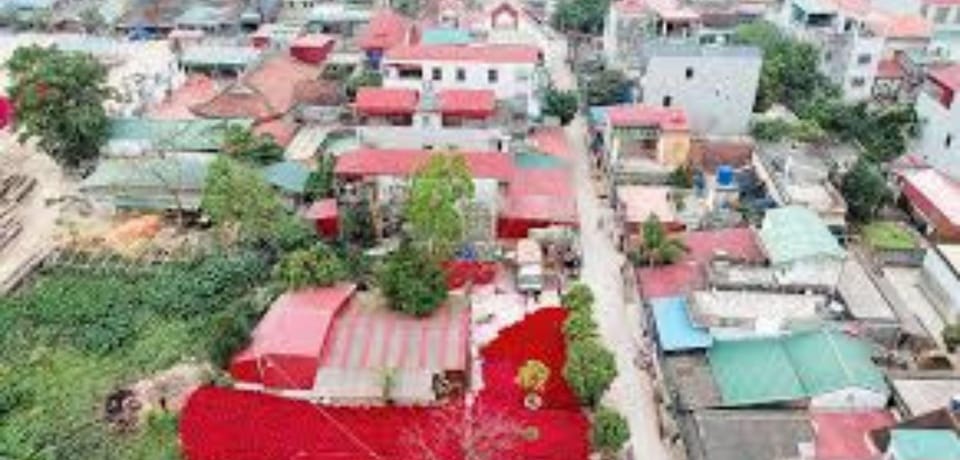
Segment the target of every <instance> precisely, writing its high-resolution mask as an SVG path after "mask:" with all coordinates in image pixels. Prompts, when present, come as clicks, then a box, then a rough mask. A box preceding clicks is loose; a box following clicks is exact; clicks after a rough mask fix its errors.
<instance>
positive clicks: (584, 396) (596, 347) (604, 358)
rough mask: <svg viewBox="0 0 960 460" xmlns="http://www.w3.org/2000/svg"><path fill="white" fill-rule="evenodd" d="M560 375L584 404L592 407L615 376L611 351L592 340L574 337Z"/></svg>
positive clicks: (615, 370) (615, 367)
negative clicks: (575, 338)
mask: <svg viewBox="0 0 960 460" xmlns="http://www.w3.org/2000/svg"><path fill="white" fill-rule="evenodd" d="M563 377H564V378H566V379H567V382H568V383H569V384H570V388H571V389H572V390H573V391H574V393H576V394H577V397H579V398H580V402H582V403H583V404H584V405H587V406H591V407H593V406H596V405H597V403H598V402H600V397H602V396H603V393H604V392H606V391H607V389H608V388H610V384H611V383H613V379H615V378H616V377H617V363H616V360H615V359H614V357H613V354H612V353H610V351H609V350H607V349H606V348H604V347H603V345H600V342H598V341H597V340H595V339H587V340H575V341H573V342H570V344H569V346H568V348H567V362H566V363H564V366H563Z"/></svg>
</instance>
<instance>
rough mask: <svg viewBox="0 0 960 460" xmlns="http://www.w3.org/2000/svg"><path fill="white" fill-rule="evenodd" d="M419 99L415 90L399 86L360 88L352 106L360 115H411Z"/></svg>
mask: <svg viewBox="0 0 960 460" xmlns="http://www.w3.org/2000/svg"><path fill="white" fill-rule="evenodd" d="M419 99H420V96H419V94H418V93H417V91H416V90H412V89H401V88H360V89H359V90H358V91H357V102H356V103H355V104H354V108H355V109H356V111H357V113H359V114H361V115H370V116H383V115H387V116H389V115H412V114H413V112H415V111H416V110H417V103H418V101H419Z"/></svg>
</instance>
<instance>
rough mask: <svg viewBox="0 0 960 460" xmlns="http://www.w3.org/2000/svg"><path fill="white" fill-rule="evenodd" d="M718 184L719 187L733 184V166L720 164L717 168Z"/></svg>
mask: <svg viewBox="0 0 960 460" xmlns="http://www.w3.org/2000/svg"><path fill="white" fill-rule="evenodd" d="M717 186H718V187H731V186H733V167H731V166H730V165H720V166H719V167H718V168H717Z"/></svg>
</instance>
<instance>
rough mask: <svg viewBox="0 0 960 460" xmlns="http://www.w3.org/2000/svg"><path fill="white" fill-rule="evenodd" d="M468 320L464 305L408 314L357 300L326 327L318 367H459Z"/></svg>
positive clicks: (464, 356)
mask: <svg viewBox="0 0 960 460" xmlns="http://www.w3.org/2000/svg"><path fill="white" fill-rule="evenodd" d="M469 322H470V310H469V309H468V308H464V307H458V308H454V307H452V306H449V305H448V306H444V307H442V308H440V309H438V310H437V311H436V312H434V313H433V314H432V315H430V316H429V317H424V318H413V317H410V316H409V315H404V314H403V313H399V312H396V311H393V310H389V309H386V308H380V309H371V308H369V306H367V305H362V304H360V303H359V302H358V303H357V304H356V305H351V306H350V307H348V308H346V309H345V310H344V311H343V313H342V314H341V315H340V318H339V319H338V320H337V321H336V322H335V323H334V325H333V327H332V328H331V330H330V338H329V340H328V341H327V344H326V346H324V347H323V354H322V355H321V357H320V368H336V369H397V370H400V369H406V370H435V371H443V370H465V369H467V354H468V340H467V335H468V325H469ZM398 344H399V345H398Z"/></svg>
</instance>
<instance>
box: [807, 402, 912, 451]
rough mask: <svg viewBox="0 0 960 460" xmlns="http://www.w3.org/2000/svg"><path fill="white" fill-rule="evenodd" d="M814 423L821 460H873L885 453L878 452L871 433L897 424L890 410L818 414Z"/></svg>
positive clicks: (816, 445)
mask: <svg viewBox="0 0 960 460" xmlns="http://www.w3.org/2000/svg"><path fill="white" fill-rule="evenodd" d="M811 423H812V424H813V430H814V432H815V433H816V440H815V442H814V449H815V450H816V458H817V460H873V459H876V458H880V454H881V452H878V451H876V449H874V447H873V443H872V442H870V440H869V438H868V434H869V433H870V431H872V430H875V429H878V428H884V427H888V426H891V425H893V424H894V423H895V421H894V418H893V415H892V414H890V412H887V411H866V412H819V413H818V412H814V413H813V414H811Z"/></svg>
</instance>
